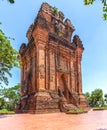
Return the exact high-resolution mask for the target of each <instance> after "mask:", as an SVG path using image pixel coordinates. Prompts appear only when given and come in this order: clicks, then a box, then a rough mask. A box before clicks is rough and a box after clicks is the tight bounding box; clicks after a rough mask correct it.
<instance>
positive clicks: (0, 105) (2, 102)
mask: <svg viewBox="0 0 107 130" xmlns="http://www.w3.org/2000/svg"><path fill="white" fill-rule="evenodd" d="M19 98H20V84H18V85H16V86H14V87H11V88H1V89H0V109H7V110H14V109H15V107H16V104H17V103H18V101H19Z"/></svg>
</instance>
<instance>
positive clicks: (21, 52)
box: [19, 43, 26, 55]
mask: <svg viewBox="0 0 107 130" xmlns="http://www.w3.org/2000/svg"><path fill="white" fill-rule="evenodd" d="M25 49H26V44H25V43H22V45H21V47H20V50H19V53H20V54H21V55H22V54H23V52H24V51H25Z"/></svg>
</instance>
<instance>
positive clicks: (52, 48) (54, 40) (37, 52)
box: [16, 3, 88, 113]
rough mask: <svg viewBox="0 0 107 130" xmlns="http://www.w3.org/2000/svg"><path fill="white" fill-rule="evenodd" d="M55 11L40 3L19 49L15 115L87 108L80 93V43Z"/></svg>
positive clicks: (62, 16)
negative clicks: (19, 66) (19, 71)
mask: <svg viewBox="0 0 107 130" xmlns="http://www.w3.org/2000/svg"><path fill="white" fill-rule="evenodd" d="M74 30H75V29H74V26H73V25H72V23H71V22H70V20H69V19H65V20H64V14H63V13H62V12H61V11H58V10H57V8H55V7H51V6H50V5H49V4H48V3H43V4H42V6H41V8H40V10H39V12H38V15H37V17H36V19H35V20H34V23H33V24H32V25H31V26H30V27H29V29H28V32H27V35H26V36H27V38H28V44H27V45H26V44H25V43H23V44H22V45H21V47H20V60H21V62H22V67H21V99H20V102H19V104H18V106H17V108H16V112H31V113H47V112H59V111H67V110H70V109H78V108H82V109H86V108H88V103H87V100H86V98H85V96H84V94H83V92H82V75H81V59H82V53H83V50H84V48H83V44H82V41H81V40H80V38H79V36H78V35H75V36H74V37H73V38H72V33H73V31H74ZM71 39H73V40H71Z"/></svg>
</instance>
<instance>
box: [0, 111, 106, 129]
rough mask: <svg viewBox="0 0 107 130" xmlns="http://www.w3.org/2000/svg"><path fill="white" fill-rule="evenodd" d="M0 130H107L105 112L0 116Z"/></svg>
mask: <svg viewBox="0 0 107 130" xmlns="http://www.w3.org/2000/svg"><path fill="white" fill-rule="evenodd" d="M0 130H107V110H105V111H89V112H88V113H85V114H79V115H68V114H64V113H53V114H35V115H34V114H15V115H3V116H0Z"/></svg>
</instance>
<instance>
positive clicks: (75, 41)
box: [73, 35, 83, 48]
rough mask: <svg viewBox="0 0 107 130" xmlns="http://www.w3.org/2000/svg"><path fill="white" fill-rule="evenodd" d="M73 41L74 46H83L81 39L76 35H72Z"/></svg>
mask: <svg viewBox="0 0 107 130" xmlns="http://www.w3.org/2000/svg"><path fill="white" fill-rule="evenodd" d="M73 42H74V43H75V44H76V46H79V47H81V48H83V44H82V41H81V40H80V38H79V36H78V35H74V37H73Z"/></svg>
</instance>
